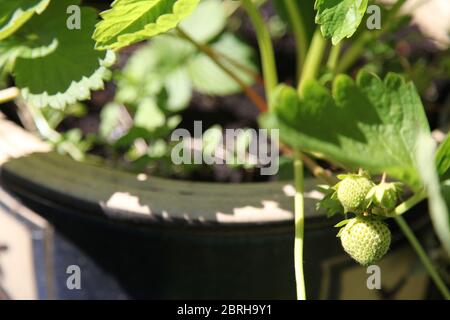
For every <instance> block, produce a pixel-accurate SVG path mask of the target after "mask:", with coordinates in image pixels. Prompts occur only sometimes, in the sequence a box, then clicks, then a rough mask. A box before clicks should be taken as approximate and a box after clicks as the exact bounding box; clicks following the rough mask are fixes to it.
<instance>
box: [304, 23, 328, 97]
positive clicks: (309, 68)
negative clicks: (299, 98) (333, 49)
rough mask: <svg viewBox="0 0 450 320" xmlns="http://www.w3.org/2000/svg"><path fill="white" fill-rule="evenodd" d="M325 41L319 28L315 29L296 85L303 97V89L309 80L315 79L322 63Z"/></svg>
mask: <svg viewBox="0 0 450 320" xmlns="http://www.w3.org/2000/svg"><path fill="white" fill-rule="evenodd" d="M326 45H327V41H326V40H325V39H324V38H323V36H322V33H321V31H320V28H317V29H316V31H315V33H314V36H313V38H312V41H311V46H310V47H309V50H308V54H307V56H306V60H305V64H304V68H303V72H302V78H301V80H300V81H299V84H298V93H299V94H300V95H303V88H304V86H305V84H306V83H307V82H308V81H309V80H313V79H315V78H316V77H317V74H318V73H319V69H320V63H321V62H322V58H323V55H324V53H325V48H326Z"/></svg>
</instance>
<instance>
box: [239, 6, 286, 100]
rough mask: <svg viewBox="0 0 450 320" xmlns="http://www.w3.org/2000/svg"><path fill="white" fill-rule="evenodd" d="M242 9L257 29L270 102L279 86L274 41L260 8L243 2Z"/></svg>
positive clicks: (267, 95)
mask: <svg viewBox="0 0 450 320" xmlns="http://www.w3.org/2000/svg"><path fill="white" fill-rule="evenodd" d="M241 3H242V7H243V8H244V9H245V11H246V12H247V14H248V16H249V17H250V21H251V22H252V25H253V28H254V29H255V33H256V38H257V39H258V46H259V51H260V55H261V60H262V69H263V78H264V85H265V90H266V97H267V100H268V101H270V94H271V92H272V91H273V89H275V87H276V86H277V85H278V75H277V68H276V65H275V54H274V51H273V45H272V39H271V38H270V33H269V30H268V29H267V27H266V25H265V24H264V19H263V18H262V16H261V14H260V12H259V10H258V8H257V7H256V5H255V4H254V3H253V1H252V0H242V2H241Z"/></svg>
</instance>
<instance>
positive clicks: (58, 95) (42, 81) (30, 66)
mask: <svg viewBox="0 0 450 320" xmlns="http://www.w3.org/2000/svg"><path fill="white" fill-rule="evenodd" d="M79 4H80V1H79V0H58V1H52V2H51V4H50V5H49V7H48V8H47V10H46V11H45V12H44V13H43V14H42V15H35V16H34V17H33V18H32V19H30V21H29V22H28V23H27V24H26V25H25V26H23V27H22V28H21V29H20V30H19V31H18V33H17V35H18V36H20V35H22V34H23V35H27V36H30V35H33V36H32V37H31V38H32V39H34V40H33V41H32V44H31V46H32V47H33V48H34V49H35V48H36V47H44V46H45V45H48V46H51V45H52V43H54V42H55V41H56V42H57V44H58V45H57V47H56V48H55V49H54V50H53V51H49V52H47V54H46V55H44V56H41V57H37V58H36V57H33V58H24V57H22V56H21V57H19V58H18V59H17V61H16V64H15V67H14V76H15V80H16V85H17V86H18V87H19V88H21V91H22V95H23V97H24V98H25V99H26V100H28V101H29V102H30V103H33V104H34V105H35V106H37V107H45V106H51V107H53V108H59V109H61V108H63V107H64V106H66V105H67V104H72V103H75V102H76V101H77V100H83V99H88V98H89V97H90V91H91V90H97V89H101V88H103V83H104V79H106V78H108V77H109V75H110V72H109V70H108V67H109V66H111V65H112V64H113V63H114V60H115V57H114V54H113V53H112V52H111V51H108V52H107V53H106V54H105V53H101V52H98V51H96V50H94V42H93V40H92V39H91V37H90V34H91V32H92V31H93V30H94V25H95V22H96V20H97V14H96V12H95V10H93V9H90V8H84V7H83V8H82V9H81V24H82V25H81V29H80V30H77V29H75V30H69V29H68V28H67V25H66V19H67V13H66V10H67V7H68V6H70V5H79ZM27 45H28V43H27Z"/></svg>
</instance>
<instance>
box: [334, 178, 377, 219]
mask: <svg viewBox="0 0 450 320" xmlns="http://www.w3.org/2000/svg"><path fill="white" fill-rule="evenodd" d="M338 178H340V179H342V181H340V182H339V183H338V184H336V186H335V187H334V189H335V190H336V194H337V199H338V200H339V201H340V202H341V204H342V206H343V208H344V212H345V213H347V212H354V213H362V212H364V211H365V210H366V209H367V207H368V205H369V204H370V201H369V200H368V199H367V198H366V196H367V194H368V193H369V191H370V190H371V189H372V187H373V186H374V184H373V182H372V181H371V180H370V179H369V177H368V176H367V175H366V174H364V173H361V174H345V175H339V176H338Z"/></svg>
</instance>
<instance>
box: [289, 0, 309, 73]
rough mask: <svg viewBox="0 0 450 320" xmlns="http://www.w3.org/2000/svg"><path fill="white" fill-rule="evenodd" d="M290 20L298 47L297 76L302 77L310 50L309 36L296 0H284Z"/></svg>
mask: <svg viewBox="0 0 450 320" xmlns="http://www.w3.org/2000/svg"><path fill="white" fill-rule="evenodd" d="M284 2H285V5H286V8H287V11H288V15H289V21H290V23H291V26H292V32H293V34H294V39H295V44H296V47H297V77H298V78H300V74H301V70H302V69H303V63H304V59H305V58H306V52H307V50H308V37H307V35H306V29H305V22H304V21H303V16H302V15H301V14H300V11H299V8H298V5H297V3H296V2H295V0H284Z"/></svg>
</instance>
